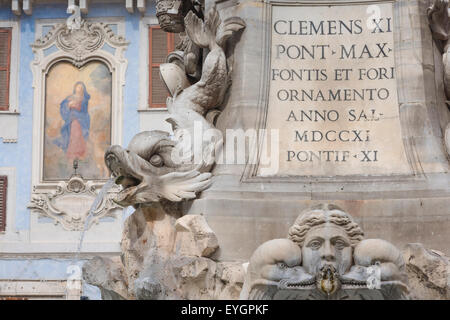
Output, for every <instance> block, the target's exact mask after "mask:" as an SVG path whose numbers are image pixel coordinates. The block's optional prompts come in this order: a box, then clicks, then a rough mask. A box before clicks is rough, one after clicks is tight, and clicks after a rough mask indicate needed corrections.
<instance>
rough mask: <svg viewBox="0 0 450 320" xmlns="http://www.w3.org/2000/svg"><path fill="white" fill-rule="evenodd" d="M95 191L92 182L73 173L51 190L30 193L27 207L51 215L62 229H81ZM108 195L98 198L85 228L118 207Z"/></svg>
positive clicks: (111, 214)
mask: <svg viewBox="0 0 450 320" xmlns="http://www.w3.org/2000/svg"><path fill="white" fill-rule="evenodd" d="M97 194H98V193H97V191H96V188H95V185H94V184H93V183H92V181H88V182H86V181H84V180H83V178H82V177H81V176H79V175H73V176H72V178H70V180H69V181H68V182H67V183H66V182H64V181H61V182H60V183H59V185H58V186H57V188H56V190H55V191H53V192H50V193H43V194H33V196H32V199H31V202H30V204H29V205H28V208H30V209H36V210H37V211H38V212H39V213H40V214H41V215H42V216H44V217H48V218H52V219H53V220H54V223H55V224H58V223H60V224H61V225H62V227H63V228H64V229H65V230H68V231H81V230H83V229H84V227H85V221H86V218H87V216H88V214H89V211H90V209H91V205H92V203H93V202H94V199H95V198H96V197H97ZM112 196H113V195H112V194H108V195H107V196H106V197H104V198H103V199H102V200H101V201H100V203H99V204H98V206H97V208H95V209H94V211H93V213H92V216H91V218H90V219H89V224H88V228H89V227H90V226H91V225H93V224H94V223H96V224H98V223H99V222H100V219H102V218H104V217H114V218H115V214H114V213H113V212H111V210H112V209H114V208H119V206H118V205H117V204H116V203H114V202H113V201H112Z"/></svg>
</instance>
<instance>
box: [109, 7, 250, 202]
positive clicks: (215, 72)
mask: <svg viewBox="0 0 450 320" xmlns="http://www.w3.org/2000/svg"><path fill="white" fill-rule="evenodd" d="M184 22H185V27H186V33H187V36H188V37H189V39H190V41H192V42H193V43H194V44H195V45H196V46H198V47H200V48H204V49H208V50H209V53H208V54H207V55H206V57H205V60H204V62H203V66H202V72H201V77H200V80H199V81H197V82H195V80H193V79H189V78H188V75H187V74H186V70H184V69H183V66H182V65H180V64H179V63H176V62H169V63H165V64H162V65H161V67H160V71H161V77H162V79H163V80H164V82H165V83H166V86H167V88H168V89H169V92H170V94H171V97H169V98H168V99H167V108H168V111H169V114H170V117H169V118H168V119H167V121H168V122H169V123H170V124H171V125H172V128H173V132H174V134H173V135H170V134H169V133H167V132H162V131H147V132H141V133H139V134H138V135H136V136H135V137H134V138H133V139H132V141H131V142H130V144H129V146H128V148H127V149H124V148H122V147H121V146H118V145H115V146H112V147H110V148H109V149H108V150H107V151H106V153H105V162H106V165H107V166H108V168H109V169H110V171H111V173H112V174H113V176H115V177H116V178H117V179H116V183H117V184H121V185H122V186H123V191H121V192H120V193H119V195H118V196H117V198H116V201H117V203H119V204H121V205H124V206H128V205H136V204H143V203H151V202H158V201H160V200H161V199H167V200H170V201H174V202H177V201H182V200H185V199H193V198H195V197H196V194H197V193H198V192H200V191H203V190H204V189H206V188H208V187H209V185H210V184H211V173H210V172H209V171H210V170H211V168H212V166H213V165H214V163H215V157H216V155H217V153H218V152H220V147H221V145H222V140H221V138H220V137H221V135H220V134H218V132H217V130H216V129H215V127H214V123H213V122H214V116H213V115H216V114H217V112H218V110H217V108H218V107H219V106H220V105H221V103H222V101H223V99H224V95H225V92H226V91H227V90H228V85H227V84H229V79H230V72H231V71H230V68H229V66H228V64H227V58H226V55H225V52H224V48H225V46H226V40H227V39H228V38H230V37H231V36H232V35H233V34H234V33H235V32H237V31H239V30H242V29H244V28H245V23H244V21H243V20H242V19H240V18H236V17H231V18H228V19H226V20H224V21H222V20H221V18H220V16H219V13H218V11H217V10H216V8H215V7H213V8H212V9H211V10H210V11H209V12H208V14H207V16H206V18H205V21H202V20H201V19H200V18H198V17H197V16H196V15H195V14H194V13H193V12H192V11H190V12H189V13H188V14H187V15H186V17H185V18H184ZM191 83H192V84H191ZM205 137H207V138H205Z"/></svg>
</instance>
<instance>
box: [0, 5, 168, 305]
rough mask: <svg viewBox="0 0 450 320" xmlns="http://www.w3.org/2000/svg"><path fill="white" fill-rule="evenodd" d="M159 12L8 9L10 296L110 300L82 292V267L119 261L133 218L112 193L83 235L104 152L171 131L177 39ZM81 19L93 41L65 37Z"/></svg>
mask: <svg viewBox="0 0 450 320" xmlns="http://www.w3.org/2000/svg"><path fill="white" fill-rule="evenodd" d="M71 5H76V6H77V7H79V8H80V9H81V10H77V7H72V8H71ZM68 12H69V13H68ZM155 12H156V10H155V3H154V2H153V1H79V2H78V1H75V2H74V1H58V0H55V1H10V0H8V1H2V2H1V5H0V86H1V87H0V105H1V106H0V188H1V194H0V210H1V215H0V298H7V297H16V298H27V299H31V298H33V297H39V298H61V299H64V298H79V297H80V295H87V296H90V298H91V299H93V298H95V297H99V295H98V292H97V291H95V290H92V289H93V288H91V290H89V289H88V288H87V287H84V288H83V290H79V279H80V276H81V269H80V268H79V267H78V265H81V263H82V261H84V260H85V259H89V258H90V257H92V256H95V255H106V256H115V255H118V253H119V252H120V248H119V242H120V238H121V229H122V222H123V219H124V217H125V215H126V214H127V212H126V211H125V210H123V209H122V208H120V207H117V206H116V205H114V204H113V203H112V202H111V201H110V199H107V198H108V197H106V198H105V199H104V200H103V201H102V202H101V203H100V204H99V205H98V206H97V207H96V208H95V209H96V210H94V211H95V212H94V213H93V214H92V215H91V216H92V217H94V216H95V218H94V219H92V220H91V221H89V222H88V223H87V224H86V227H87V231H86V233H85V234H83V230H84V228H85V222H86V219H87V216H88V213H89V209H90V207H91V206H92V204H93V202H94V199H95V197H96V195H97V194H98V192H99V190H100V187H101V186H102V185H103V184H104V183H105V181H106V180H107V179H108V171H107V169H106V167H105V165H104V161H103V154H104V151H105V150H106V148H107V147H108V146H109V145H111V144H119V145H127V144H128V142H129V141H130V140H131V138H132V137H133V136H134V135H135V134H136V133H138V132H140V131H143V130H146V129H149V128H152V129H163V130H170V125H169V124H168V123H166V122H165V121H164V119H165V117H166V116H167V112H166V108H165V99H166V97H167V93H166V91H165V88H164V87H163V85H162V82H161V80H160V79H159V69H158V66H159V64H160V63H162V62H164V60H165V57H166V55H167V53H168V52H170V51H173V49H174V46H175V45H176V41H177V40H176V39H175V37H174V35H173V34H167V33H165V32H163V31H162V30H161V29H160V28H159V26H158V22H157V18H156V16H155ZM79 17H81V19H82V21H83V22H82V24H83V25H82V26H81V28H80V26H78V28H79V30H78V29H77V26H76V24H77V22H79V21H80V20H78V18H79ZM71 23H74V24H72V27H74V28H75V29H77V30H78V31H80V32H79V33H78V34H79V35H81V36H82V37H86V38H83V39H85V40H83V41H81V42H79V41H78V42H77V40H76V39H69V38H67V37H65V38H64V31H65V30H67V26H70V25H71ZM61 28H62V29H61ZM89 37H90V38H89ZM64 39H65V40H64ZM85 41H86V42H85ZM87 41H91V42H89V43H87ZM79 43H81V47H80V46H79V47H76V46H78V44H79ZM83 43H84V44H86V45H84V44H83ZM77 50H78V51H77ZM73 110H75V111H73ZM71 117H72V118H71ZM74 118H75V120H74ZM74 167H75V168H74ZM72 178H73V179H72ZM69 181H72V182H71V183H68V182H69ZM94 220H95V221H94ZM82 234H83V243H82V246H81V248H80V249H81V250H80V252H79V253H78V251H79V250H78V249H79V242H80V238H81V236H82ZM67 281H69V282H67ZM68 284H69V285H68ZM71 288H72V289H71Z"/></svg>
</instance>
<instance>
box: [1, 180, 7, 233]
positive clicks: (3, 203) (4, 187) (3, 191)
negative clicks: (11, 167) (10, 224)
mask: <svg viewBox="0 0 450 320" xmlns="http://www.w3.org/2000/svg"><path fill="white" fill-rule="evenodd" d="M7 189H8V177H7V176H0V231H5V230H6V190H7Z"/></svg>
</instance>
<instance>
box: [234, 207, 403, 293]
mask: <svg viewBox="0 0 450 320" xmlns="http://www.w3.org/2000/svg"><path fill="white" fill-rule="evenodd" d="M363 235H364V233H363V231H362V230H361V228H360V227H359V226H358V224H357V223H356V222H355V221H354V220H353V218H352V217H351V216H350V215H349V214H348V213H346V212H344V211H343V210H342V209H340V208H339V207H337V206H334V205H330V204H321V205H318V206H316V207H312V208H310V209H307V210H305V211H304V212H303V213H301V214H300V216H299V217H298V218H297V220H296V221H295V223H294V225H293V226H292V227H291V228H290V229H289V235H288V239H275V240H270V241H268V242H265V243H263V244H262V245H261V246H260V247H258V248H257V249H256V250H255V252H254V253H253V255H252V257H251V258H250V263H249V266H248V270H247V274H246V279H245V282H244V286H243V289H242V292H241V299H314V300H318V299H319V300H320V299H332V300H340V299H388V300H393V299H407V298H408V297H409V296H408V295H409V291H408V287H407V276H406V272H405V263H404V261H403V257H402V254H401V252H400V251H399V250H398V249H397V248H396V247H394V246H393V245H392V244H390V243H389V242H387V241H384V240H381V239H363Z"/></svg>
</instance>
